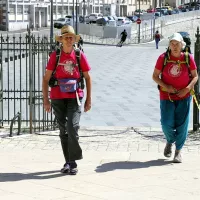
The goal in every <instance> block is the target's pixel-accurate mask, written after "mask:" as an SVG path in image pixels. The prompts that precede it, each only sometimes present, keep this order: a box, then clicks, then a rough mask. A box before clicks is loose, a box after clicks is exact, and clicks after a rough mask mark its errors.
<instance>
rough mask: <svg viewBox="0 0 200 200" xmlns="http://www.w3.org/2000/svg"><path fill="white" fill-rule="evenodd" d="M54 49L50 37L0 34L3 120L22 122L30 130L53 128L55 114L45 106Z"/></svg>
mask: <svg viewBox="0 0 200 200" xmlns="http://www.w3.org/2000/svg"><path fill="white" fill-rule="evenodd" d="M50 51H51V45H50V41H49V39H48V38H47V37H45V36H44V37H40V36H34V35H31V34H30V31H29V32H28V34H27V35H26V36H21V35H20V36H18V37H17V36H8V35H7V36H2V35H1V37H0V52H1V53H0V124H1V126H5V125H11V124H12V125H13V123H14V121H15V119H16V118H17V115H19V113H20V119H21V123H18V124H20V125H21V126H22V127H23V128H27V129H28V130H29V131H30V133H32V132H40V131H45V130H53V129H55V126H54V118H53V115H52V113H50V114H48V113H46V112H45V111H44V109H43V98H42V77H43V74H44V71H45V66H46V64H47V61H48V57H49V53H50Z"/></svg>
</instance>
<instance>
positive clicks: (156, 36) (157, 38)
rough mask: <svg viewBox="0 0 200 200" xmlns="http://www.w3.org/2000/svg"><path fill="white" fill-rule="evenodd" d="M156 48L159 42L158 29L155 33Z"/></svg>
mask: <svg viewBox="0 0 200 200" xmlns="http://www.w3.org/2000/svg"><path fill="white" fill-rule="evenodd" d="M155 42H156V49H158V43H159V42H160V34H159V32H158V31H156V33H155Z"/></svg>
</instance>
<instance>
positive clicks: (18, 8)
mask: <svg viewBox="0 0 200 200" xmlns="http://www.w3.org/2000/svg"><path fill="white" fill-rule="evenodd" d="M17 14H18V15H22V14H23V6H21V5H18V6H17Z"/></svg>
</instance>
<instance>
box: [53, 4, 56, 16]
mask: <svg viewBox="0 0 200 200" xmlns="http://www.w3.org/2000/svg"><path fill="white" fill-rule="evenodd" d="M53 14H56V6H53Z"/></svg>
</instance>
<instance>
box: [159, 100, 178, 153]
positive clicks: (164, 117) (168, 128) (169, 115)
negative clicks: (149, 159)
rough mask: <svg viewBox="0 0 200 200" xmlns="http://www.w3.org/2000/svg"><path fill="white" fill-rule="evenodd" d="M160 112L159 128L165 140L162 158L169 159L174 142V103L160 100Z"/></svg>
mask: <svg viewBox="0 0 200 200" xmlns="http://www.w3.org/2000/svg"><path fill="white" fill-rule="evenodd" d="M160 111H161V126H162V130H163V133H164V135H165V138H166V140H167V144H166V146H165V149H164V156H166V157H170V156H171V154H172V144H173V143H174V142H175V129H174V126H175V121H174V111H175V105H174V102H171V101H169V100H161V101H160Z"/></svg>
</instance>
